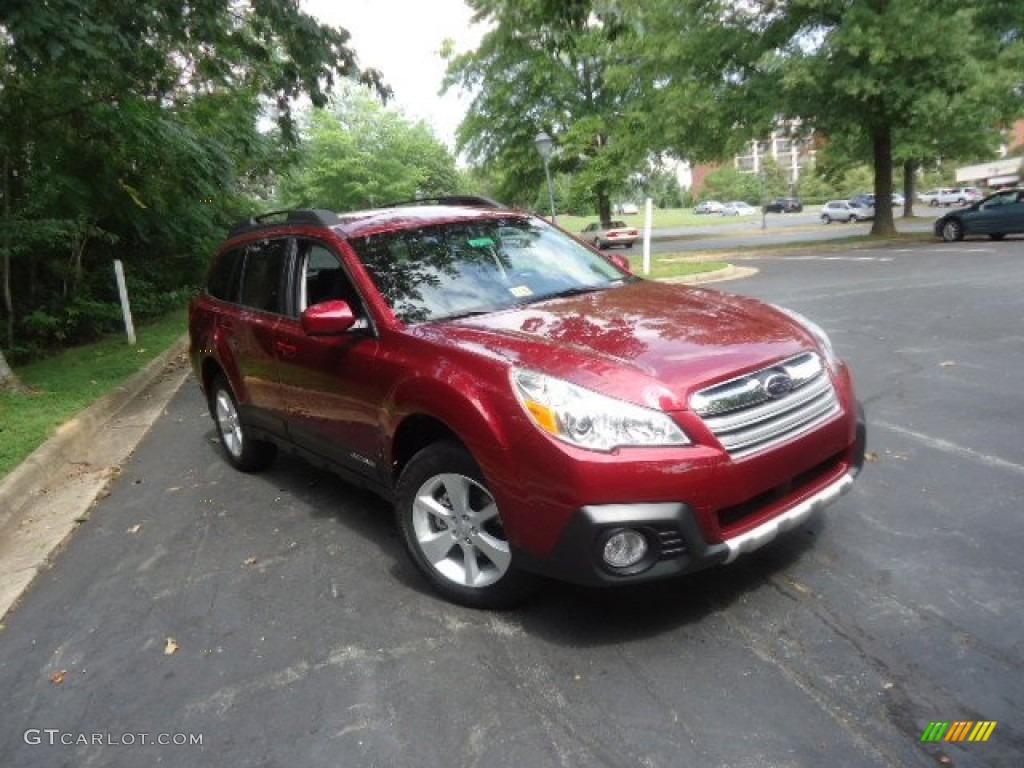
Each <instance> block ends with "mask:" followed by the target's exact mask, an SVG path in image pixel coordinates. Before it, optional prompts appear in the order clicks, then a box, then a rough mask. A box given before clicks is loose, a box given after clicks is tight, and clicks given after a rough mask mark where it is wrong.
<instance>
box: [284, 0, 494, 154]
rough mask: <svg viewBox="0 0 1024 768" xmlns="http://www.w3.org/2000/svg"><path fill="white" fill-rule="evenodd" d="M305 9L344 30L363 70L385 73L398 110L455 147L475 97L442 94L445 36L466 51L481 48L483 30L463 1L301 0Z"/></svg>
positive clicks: (453, 92) (448, 144) (390, 103)
mask: <svg viewBox="0 0 1024 768" xmlns="http://www.w3.org/2000/svg"><path fill="white" fill-rule="evenodd" d="M300 4H301V6H302V8H303V10H305V11H306V13H308V14H310V15H311V16H314V17H316V18H317V19H319V20H320V21H321V22H322V23H324V24H330V25H331V26H340V27H344V28H345V29H347V30H348V31H349V33H350V34H351V36H352V37H351V39H350V41H349V44H350V47H351V48H352V50H354V51H355V52H356V55H357V56H358V57H359V65H360V66H361V67H364V68H366V67H374V68H376V69H379V70H380V71H381V73H382V75H383V76H384V80H385V82H387V84H388V85H390V86H391V88H392V89H393V90H394V92H395V95H394V98H393V100H392V101H390V102H389V105H393V106H397V107H398V108H400V109H401V110H402V112H403V113H405V115H407V116H408V117H410V118H412V119H422V120H424V121H425V122H426V123H427V124H428V125H430V126H431V127H432V128H433V129H434V133H435V134H436V135H437V137H438V139H440V140H441V141H443V142H444V143H445V144H446V145H447V146H448V148H449V149H451V150H452V151H454V149H455V130H456V128H457V127H458V125H459V122H460V121H461V120H462V118H463V116H464V115H465V113H466V107H467V104H468V102H469V99H468V97H467V96H465V95H460V94H459V92H458V89H457V88H453V89H452V90H451V91H449V92H448V93H447V94H446V95H445V96H439V95H438V91H439V90H440V89H441V82H442V80H443V79H444V70H445V63H444V61H443V60H442V59H441V57H440V56H439V55H438V51H440V49H441V43H442V41H444V39H445V38H451V39H452V40H454V41H455V50H456V51H457V52H458V53H462V52H464V51H467V50H471V49H473V48H475V47H476V46H477V44H478V43H479V41H480V38H481V36H482V35H483V29H482V27H480V26H471V25H470V16H471V12H470V9H469V8H468V7H467V6H466V5H465V3H464V2H463V1H462V0H301V2H300Z"/></svg>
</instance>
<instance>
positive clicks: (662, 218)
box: [558, 208, 742, 232]
mask: <svg viewBox="0 0 1024 768" xmlns="http://www.w3.org/2000/svg"><path fill="white" fill-rule="evenodd" d="M612 219H614V220H615V221H624V222H625V223H626V224H629V225H631V226H634V227H643V225H644V214H643V209H641V211H640V213H634V214H632V215H627V214H624V213H613V214H612ZM597 220H598V217H597V214H594V215H592V216H570V215H569V214H567V213H564V214H563V213H560V214H558V226H560V227H562V229H565V230H567V231H569V232H580V231H582V230H583V228H584V227H585V226H587V224H590V223H591V222H593V221H597ZM741 221H742V219H741ZM735 223H736V218H735V217H730V216H708V215H703V216H698V215H697V214H696V213H694V212H693V209H692V208H664V209H662V208H655V209H654V210H653V211H652V212H651V228H652V229H662V228H664V227H696V226H718V225H722V224H735Z"/></svg>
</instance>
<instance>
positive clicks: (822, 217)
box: [821, 213, 832, 224]
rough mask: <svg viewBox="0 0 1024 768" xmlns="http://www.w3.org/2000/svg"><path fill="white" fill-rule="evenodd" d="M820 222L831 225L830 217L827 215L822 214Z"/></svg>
mask: <svg viewBox="0 0 1024 768" xmlns="http://www.w3.org/2000/svg"><path fill="white" fill-rule="evenodd" d="M821 220H822V222H824V223H825V224H831V223H832V217H831V216H829V215H828V214H827V213H823V214H822V215H821Z"/></svg>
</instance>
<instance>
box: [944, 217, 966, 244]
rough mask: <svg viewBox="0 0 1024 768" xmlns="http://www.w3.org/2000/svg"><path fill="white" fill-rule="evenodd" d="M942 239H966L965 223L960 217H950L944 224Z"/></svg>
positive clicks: (954, 240)
mask: <svg viewBox="0 0 1024 768" xmlns="http://www.w3.org/2000/svg"><path fill="white" fill-rule="evenodd" d="M942 239H943V240H945V241H946V242H947V243H955V242H956V241H958V240H963V239H964V225H963V224H962V223H961V222H960V220H959V219H949V220H948V221H946V222H945V223H944V224H943V225H942Z"/></svg>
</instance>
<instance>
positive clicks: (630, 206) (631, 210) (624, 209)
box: [615, 203, 640, 216]
mask: <svg viewBox="0 0 1024 768" xmlns="http://www.w3.org/2000/svg"><path fill="white" fill-rule="evenodd" d="M615 212H616V213H621V214H622V215H623V216H633V215H635V214H638V213H640V206H638V205H637V204H636V203H619V204H618V205H616V206H615Z"/></svg>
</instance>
